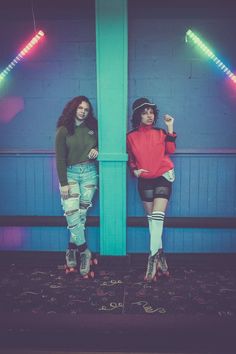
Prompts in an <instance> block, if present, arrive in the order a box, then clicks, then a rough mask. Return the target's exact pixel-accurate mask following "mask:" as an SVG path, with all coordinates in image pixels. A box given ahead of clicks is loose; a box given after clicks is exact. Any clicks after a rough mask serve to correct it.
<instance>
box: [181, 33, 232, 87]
mask: <svg viewBox="0 0 236 354" xmlns="http://www.w3.org/2000/svg"><path fill="white" fill-rule="evenodd" d="M188 39H191V40H192V41H193V42H194V43H195V44H196V45H197V46H198V47H199V48H200V49H201V50H202V51H203V52H204V53H205V54H206V55H207V56H208V57H209V58H210V59H211V60H212V61H214V63H215V64H216V65H217V66H218V67H219V68H220V69H221V70H222V71H223V72H224V73H225V74H226V75H227V76H228V77H229V78H230V79H231V80H232V81H233V82H234V83H236V75H235V74H234V73H233V72H232V71H231V70H230V69H229V68H228V67H227V66H226V65H225V64H224V63H223V62H222V61H221V60H220V59H219V58H218V57H217V56H216V55H215V54H214V53H213V52H212V51H211V50H210V49H209V48H208V47H207V46H206V45H205V44H204V43H203V41H202V40H201V39H200V38H199V37H198V36H197V35H196V34H195V33H194V32H193V31H192V30H191V29H189V30H188V31H187V32H186V42H187V41H188Z"/></svg>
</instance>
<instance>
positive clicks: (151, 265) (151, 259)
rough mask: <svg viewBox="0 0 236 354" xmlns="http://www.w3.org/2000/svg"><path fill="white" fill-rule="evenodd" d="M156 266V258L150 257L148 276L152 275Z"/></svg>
mask: <svg viewBox="0 0 236 354" xmlns="http://www.w3.org/2000/svg"><path fill="white" fill-rule="evenodd" d="M154 264H155V256H149V257H148V267H147V273H148V274H152V272H153V269H154Z"/></svg>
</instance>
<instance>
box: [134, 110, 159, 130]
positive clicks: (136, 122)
mask: <svg viewBox="0 0 236 354" xmlns="http://www.w3.org/2000/svg"><path fill="white" fill-rule="evenodd" d="M147 107H150V108H152V109H153V113H154V122H153V125H155V124H156V121H157V119H158V113H159V109H158V108H157V107H156V106H149V105H148V104H147V105H145V106H142V107H140V108H138V109H136V110H135V111H134V113H133V115H132V119H131V123H132V127H133V128H134V129H136V128H138V127H139V126H140V123H141V119H142V117H141V114H142V113H143V112H144V110H145V108H147Z"/></svg>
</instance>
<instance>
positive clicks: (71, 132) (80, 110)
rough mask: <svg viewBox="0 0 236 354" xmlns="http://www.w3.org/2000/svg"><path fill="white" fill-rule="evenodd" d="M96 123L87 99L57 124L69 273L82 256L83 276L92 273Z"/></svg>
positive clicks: (82, 98)
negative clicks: (89, 224) (89, 227)
mask: <svg viewBox="0 0 236 354" xmlns="http://www.w3.org/2000/svg"><path fill="white" fill-rule="evenodd" d="M97 145H98V141H97V120H96V119H95V118H94V116H93V108H92V105H91V103H90V101H89V99H88V98H87V97H85V96H78V97H74V98H73V99H72V100H71V101H69V102H68V103H67V104H66V106H65V108H64V110H63V112H62V114H61V116H60V117H59V119H58V122H57V132H56V163H57V173H58V178H59V182H60V186H59V187H60V194H61V202H62V207H63V209H64V212H65V214H64V215H65V217H66V219H67V224H68V229H69V230H70V240H69V245H68V249H67V250H66V272H67V273H68V272H73V271H76V267H77V253H78V252H79V253H80V273H81V275H82V276H84V277H87V276H88V274H89V272H90V264H91V252H90V250H89V249H88V247H87V244H86V240H85V232H84V230H85V222H86V215H87V210H88V208H89V207H91V206H92V199H93V196H94V193H95V191H96V189H97V184H98V173H97V167H96V162H95V159H96V158H97V156H98V149H97Z"/></svg>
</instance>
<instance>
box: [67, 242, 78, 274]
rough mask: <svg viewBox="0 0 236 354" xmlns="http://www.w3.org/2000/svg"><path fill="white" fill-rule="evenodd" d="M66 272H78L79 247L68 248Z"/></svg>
mask: <svg viewBox="0 0 236 354" xmlns="http://www.w3.org/2000/svg"><path fill="white" fill-rule="evenodd" d="M65 271H66V274H70V273H75V272H77V249H76V248H68V249H67V250H66V265H65Z"/></svg>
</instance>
